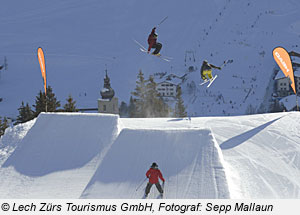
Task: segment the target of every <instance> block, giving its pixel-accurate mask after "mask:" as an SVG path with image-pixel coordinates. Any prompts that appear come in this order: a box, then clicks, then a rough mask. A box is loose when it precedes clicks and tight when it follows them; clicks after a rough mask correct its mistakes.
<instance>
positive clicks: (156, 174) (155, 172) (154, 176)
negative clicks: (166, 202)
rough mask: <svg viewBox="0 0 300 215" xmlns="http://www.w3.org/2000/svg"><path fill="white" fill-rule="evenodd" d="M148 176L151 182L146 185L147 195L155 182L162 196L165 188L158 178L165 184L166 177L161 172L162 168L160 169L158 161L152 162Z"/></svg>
mask: <svg viewBox="0 0 300 215" xmlns="http://www.w3.org/2000/svg"><path fill="white" fill-rule="evenodd" d="M146 177H147V178H149V182H148V184H147V186H146V189H145V197H147V196H148V194H149V192H150V189H151V187H152V185H153V184H155V186H156V188H157V190H158V192H159V193H160V195H161V197H162V196H163V193H164V191H163V189H162V187H161V185H160V183H159V180H158V178H160V180H162V181H163V186H164V184H165V179H164V177H163V175H162V174H161V172H160V170H159V169H158V165H157V164H156V163H152V165H151V167H150V169H149V170H148V171H147V173H146Z"/></svg>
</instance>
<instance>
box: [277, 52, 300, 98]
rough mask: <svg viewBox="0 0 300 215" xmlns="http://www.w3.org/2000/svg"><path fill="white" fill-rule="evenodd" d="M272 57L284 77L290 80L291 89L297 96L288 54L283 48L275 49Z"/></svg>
mask: <svg viewBox="0 0 300 215" xmlns="http://www.w3.org/2000/svg"><path fill="white" fill-rule="evenodd" d="M273 57H274V59H275V61H276V63H277V64H278V66H279V67H280V69H281V71H282V72H283V73H284V75H285V76H286V77H288V78H289V79H290V81H291V87H292V89H293V90H294V93H295V94H296V95H297V93H296V87H295V79H294V72H293V67H292V61H291V57H290V55H289V53H288V52H287V51H286V50H285V49H284V48H282V47H277V48H275V49H274V50H273Z"/></svg>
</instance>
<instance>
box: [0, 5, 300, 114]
mask: <svg viewBox="0 0 300 215" xmlns="http://www.w3.org/2000/svg"><path fill="white" fill-rule="evenodd" d="M145 2H146V1H140V0H128V1H121V0H112V1H104V0H101V1H98V0H88V1H84V2H82V1H79V0H67V1H63V2H61V1H59V0H53V1H51V2H46V1H43V2H41V1H37V0H28V1H26V3H25V2H18V4H16V3H15V2H14V1H9V0H5V1H4V2H3V3H2V5H3V6H5V8H6V10H5V11H3V13H2V14H1V17H0V21H1V22H0V28H1V29H3V31H2V32H1V33H0V41H1V42H0V50H1V51H0V64H1V62H2V61H1V59H3V58H4V56H6V57H7V60H8V70H6V71H5V70H4V71H1V78H0V98H3V101H2V102H0V115H3V116H8V117H13V118H14V117H16V115H17V114H18V111H17V108H18V107H20V105H21V102H22V101H24V102H29V103H30V104H31V105H32V104H33V103H34V99H35V96H36V95H37V94H38V92H39V90H42V89H43V88H42V79H41V76H40V71H39V65H38V62H37V57H36V49H37V48H38V47H39V46H41V47H43V49H44V51H45V56H46V67H47V77H48V84H49V85H51V86H52V87H53V90H54V92H55V93H56V95H57V96H58V99H59V100H60V101H61V102H62V104H64V103H65V102H66V101H65V99H66V98H67V97H68V95H69V94H72V96H73V97H74V99H75V100H76V101H77V106H78V107H79V108H90V107H96V106H97V99H98V98H99V97H100V94H99V92H100V90H101V89H102V87H103V78H104V74H105V72H104V71H105V69H106V68H107V69H108V73H109V76H110V78H111V84H112V87H113V88H114V89H115V91H116V96H118V97H119V98H120V100H123V101H126V102H128V101H129V96H130V92H131V91H133V89H134V88H135V80H136V76H137V73H138V71H139V69H142V71H143V72H144V73H145V77H148V76H149V75H151V74H154V73H157V72H167V73H168V74H170V73H175V74H177V75H178V76H182V75H183V74H184V73H186V71H187V68H188V67H189V66H191V65H193V66H195V67H197V70H196V71H195V72H194V73H192V74H190V75H189V76H188V77H187V81H186V82H185V83H184V85H183V88H184V99H185V104H186V105H187V107H188V112H189V115H195V116H202V115H204V116H209V115H239V114H244V113H245V112H246V110H247V107H248V106H249V104H252V105H254V106H255V108H256V109H257V108H259V107H260V105H261V104H263V105H264V106H268V98H269V97H270V94H271V92H272V84H273V82H272V77H273V75H274V74H273V68H274V65H275V63H274V60H273V59H272V54H271V51H272V49H273V48H274V47H275V46H278V45H282V46H284V47H285V48H286V49H287V50H290V49H295V51H297V50H298V48H299V47H298V45H297V43H298V40H299V36H298V34H299V31H300V29H299V28H300V27H299V15H298V11H299V8H300V3H299V2H298V1H296V0H289V1H284V2H282V1H279V0H276V1H272V4H270V1H269V0H262V1H258V2H255V3H253V2H252V1H250V0H249V1H234V0H214V1H210V0H201V1H199V0H192V1H189V2H188V3H187V2H176V3H175V2H174V1H172V0H166V1H159V0H153V1H152V5H156V7H155V10H153V9H152V8H149V6H145V5H147V4H145ZM166 16H168V19H167V20H166V21H165V22H164V23H163V24H162V25H161V26H160V27H159V28H158V30H157V31H158V34H159V37H158V41H160V42H161V43H162V44H163V49H162V51H161V52H162V54H165V55H167V56H171V57H173V58H174V59H173V60H172V61H171V62H170V63H168V62H165V61H162V60H160V59H158V58H155V57H153V56H147V55H146V54H144V53H141V52H140V51H139V50H138V46H137V45H136V44H135V43H134V42H133V41H132V39H133V38H134V39H136V40H138V41H139V42H140V43H142V44H143V45H145V46H147V44H146V40H147V36H148V34H149V33H150V31H151V29H152V27H153V26H155V25H157V24H158V23H159V22H160V20H161V19H163V18H164V17H166ZM187 51H192V52H194V56H195V61H193V60H192V61H187V62H185V61H184V60H185V55H186V52H187ZM298 51H299V50H298ZM204 59H207V60H208V61H209V62H211V63H213V64H216V65H220V64H222V62H223V61H224V60H226V59H233V60H234V63H232V64H231V65H228V66H227V67H224V68H223V69H222V71H220V72H215V74H218V78H217V80H216V81H215V83H214V84H213V85H212V86H211V88H209V89H208V90H207V91H206V88H205V87H200V86H198V83H199V81H200V77H199V69H200V66H201V63H202V60H204ZM191 86H192V87H191ZM262 109H264V108H262Z"/></svg>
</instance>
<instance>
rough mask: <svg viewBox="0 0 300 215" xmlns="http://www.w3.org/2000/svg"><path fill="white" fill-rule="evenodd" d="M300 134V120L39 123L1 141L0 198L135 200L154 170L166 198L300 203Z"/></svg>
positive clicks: (68, 118) (299, 116) (78, 119)
mask: <svg viewBox="0 0 300 215" xmlns="http://www.w3.org/2000/svg"><path fill="white" fill-rule="evenodd" d="M26 127H27V128H26ZM19 131H22V132H20V135H14V134H13V133H14V132H16V133H18V132H19ZM299 131H300V113H298V112H286V113H276V114H260V115H251V116H235V117H198V118H197V117H194V118H184V119H173V118H153V119H125V118H120V119H118V118H117V117H116V116H111V115H108V116H107V115H101V114H42V115H40V116H39V118H38V119H37V120H36V122H34V121H33V122H29V123H27V124H24V125H23V128H22V129H21V125H19V127H18V129H17V128H13V129H10V130H9V132H7V133H6V134H5V135H4V136H3V137H2V138H1V139H0V156H1V157H0V161H1V163H0V165H1V167H0V174H1V177H0V198H80V197H81V198H140V197H141V196H142V193H143V189H144V187H145V185H146V184H145V182H144V184H143V185H142V186H141V188H140V189H139V190H138V191H137V192H136V191H135V189H136V188H137V186H138V185H139V183H141V182H142V180H143V179H144V178H145V173H146V171H147V170H148V168H149V166H150V165H151V163H152V162H157V163H158V165H159V168H160V169H161V171H162V173H163V175H164V177H165V178H166V179H167V181H166V185H165V196H166V198H300V184H299V178H300V145H299V143H300V133H299ZM26 132H27V134H26ZM21 134H23V135H24V137H22V135H21ZM16 144H17V147H16ZM8 147H10V150H7V148H8ZM12 151H13V153H12V154H11V155H10V153H11V152H12ZM9 155H10V156H9ZM8 156H9V157H8ZM7 157H8V158H7ZM156 195H157V191H156V188H155V187H153V188H152V190H151V193H150V198H156Z"/></svg>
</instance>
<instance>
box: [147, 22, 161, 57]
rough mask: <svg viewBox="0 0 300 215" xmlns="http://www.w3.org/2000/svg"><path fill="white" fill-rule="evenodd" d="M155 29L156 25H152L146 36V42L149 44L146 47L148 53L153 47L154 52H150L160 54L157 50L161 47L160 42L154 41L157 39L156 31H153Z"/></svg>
mask: <svg viewBox="0 0 300 215" xmlns="http://www.w3.org/2000/svg"><path fill="white" fill-rule="evenodd" d="M155 29H156V27H154V28H153V29H152V31H151V33H150V35H149V37H148V44H149V47H148V54H149V52H150V50H151V49H153V48H154V49H155V50H154V52H152V54H153V55H157V56H160V53H159V51H160V50H161V47H162V44H161V43H158V42H156V40H157V33H156V32H155Z"/></svg>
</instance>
